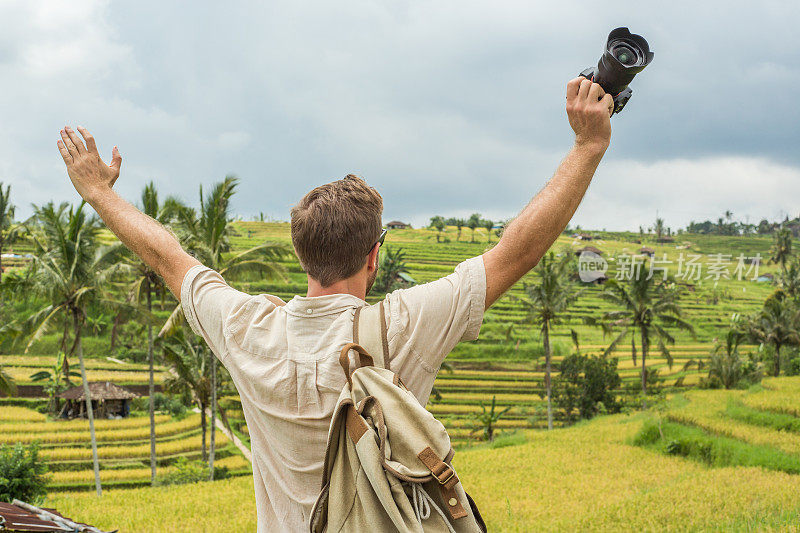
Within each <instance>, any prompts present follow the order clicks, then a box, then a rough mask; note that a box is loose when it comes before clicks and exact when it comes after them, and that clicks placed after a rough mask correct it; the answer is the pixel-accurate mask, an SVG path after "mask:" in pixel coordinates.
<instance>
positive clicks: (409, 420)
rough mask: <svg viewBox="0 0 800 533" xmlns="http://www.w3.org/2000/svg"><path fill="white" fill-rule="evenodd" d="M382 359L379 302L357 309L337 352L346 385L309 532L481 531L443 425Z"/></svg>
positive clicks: (386, 350)
mask: <svg viewBox="0 0 800 533" xmlns="http://www.w3.org/2000/svg"><path fill="white" fill-rule="evenodd" d="M351 351H352V352H355V354H356V364H355V369H354V370H353V369H352V368H351V364H350V352H351ZM388 360H389V344H388V341H387V338H386V320H385V315H384V306H383V302H381V303H380V304H379V305H374V306H367V307H365V308H363V311H362V308H358V309H356V310H355V317H354V322H353V343H350V344H348V345H346V346H345V347H344V348H343V349H342V351H341V354H340V357H339V362H340V363H341V365H342V369H343V370H344V373H345V376H346V377H347V385H345V387H344V389H343V390H342V393H341V395H340V396H339V400H338V402H337V406H336V409H335V411H334V413H333V418H332V420H331V426H330V430H329V432H328V446H327V451H326V454H325V467H324V471H323V480H322V490H321V492H320V495H319V497H318V498H317V501H316V503H315V505H314V510H313V512H312V515H311V523H310V530H311V532H312V533H323V532H326V531H327V532H329V533H331V532H351V531H359V532H360V531H381V532H383V531H400V532H415V533H422V532H442V533H462V532H476V533H478V532H485V531H486V526H485V525H484V523H483V519H482V518H481V516H480V513H479V512H478V509H477V508H476V507H475V504H474V502H473V501H472V499H471V498H470V497H469V496H468V495H467V493H466V492H465V491H464V489H463V487H462V486H461V482H460V480H459V479H458V475H457V474H456V472H455V470H454V469H453V467H452V465H451V461H452V459H453V454H454V452H453V449H452V447H451V445H450V437H449V436H448V434H447V430H445V428H444V426H443V425H442V424H441V422H439V421H438V420H436V419H435V418H434V417H433V415H431V413H429V412H428V410H427V409H425V407H423V406H422V405H420V404H419V402H418V401H417V399H416V398H415V397H414V395H413V394H412V393H411V392H410V391H409V390H408V389H407V388H406V387H405V385H404V384H403V382H402V381H401V380H400V378H399V376H398V375H397V374H395V373H394V372H392V371H391V370H389V369H387V368H386V361H388Z"/></svg>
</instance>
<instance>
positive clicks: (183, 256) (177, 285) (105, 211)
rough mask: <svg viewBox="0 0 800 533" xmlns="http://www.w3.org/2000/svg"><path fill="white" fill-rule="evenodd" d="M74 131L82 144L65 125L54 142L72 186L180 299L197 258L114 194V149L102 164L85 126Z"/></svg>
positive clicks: (118, 161) (116, 160) (116, 168)
mask: <svg viewBox="0 0 800 533" xmlns="http://www.w3.org/2000/svg"><path fill="white" fill-rule="evenodd" d="M78 131H79V132H80V134H81V135H82V136H83V139H84V140H85V141H86V144H85V145H84V143H83V141H82V140H81V138H80V137H78V134H77V133H75V132H74V131H73V130H72V128H69V127H66V128H64V129H63V130H61V140H60V141H58V151H59V152H61V157H63V158H64V163H66V165H67V174H69V179H70V180H72V185H74V186H75V190H77V191H78V194H80V195H81V197H82V198H83V199H84V200H86V201H87V202H88V203H89V205H91V206H92V207H93V208H94V209H95V211H97V214H99V215H100V218H102V219H103V222H105V224H106V226H108V229H110V230H111V231H113V232H114V235H116V236H117V237H118V238H119V240H120V241H122V243H123V244H125V246H127V247H128V248H130V249H131V251H133V253H135V254H136V255H137V256H139V257H140V258H141V259H142V261H144V262H145V263H146V264H147V265H148V266H149V267H150V268H152V269H153V270H154V271H155V272H156V273H157V274H158V275H159V276H161V277H162V278H164V281H165V282H166V284H167V287H169V290H170V291H172V294H174V295H175V297H176V298H178V300H180V292H181V283H182V281H183V277H184V275H185V274H186V272H187V271H188V270H189V269H190V268H191V267H193V266H194V265H198V264H200V262H199V261H197V259H195V258H194V257H192V256H191V255H189V254H187V253H186V252H185V251H184V250H183V248H181V245H180V243H179V242H178V240H177V239H176V238H175V237H174V236H173V235H172V234H171V233H170V232H169V231H167V229H166V228H164V226H162V225H161V224H159V223H158V222H156V221H155V220H153V219H152V218H150V217H149V216H147V215H145V214H144V213H142V212H141V211H139V210H138V209H136V208H135V207H134V206H132V205H131V204H130V203H128V202H126V201H125V200H123V199H122V198H121V197H120V196H119V195H118V194H117V193H116V192H114V190H113V189H112V187H113V186H114V182H116V181H117V178H118V177H119V169H120V165H122V156H120V155H119V150H117V147H116V146H115V147H114V150H113V152H112V159H111V164H110V165H106V164H105V163H104V162H103V160H102V159H100V154H98V153H97V145H96V144H95V142H94V138H93V137H92V136H91V135H90V134H89V132H88V131H86V129H84V128H81V127H78Z"/></svg>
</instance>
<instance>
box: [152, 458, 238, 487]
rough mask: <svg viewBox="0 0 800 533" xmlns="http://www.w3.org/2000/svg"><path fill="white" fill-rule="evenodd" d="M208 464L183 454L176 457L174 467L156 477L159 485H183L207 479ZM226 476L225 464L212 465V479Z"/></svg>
mask: <svg viewBox="0 0 800 533" xmlns="http://www.w3.org/2000/svg"><path fill="white" fill-rule="evenodd" d="M208 472H209V470H208V465H207V464H206V463H204V462H203V461H190V460H189V459H187V458H186V457H184V456H181V457H178V459H177V460H176V461H175V465H174V469H173V470H172V471H170V472H168V473H167V474H164V475H163V476H160V477H159V479H158V484H159V485H185V484H187V483H197V482H198V481H208ZM226 477H228V468H227V467H225V466H216V467H214V479H215V480H216V479H225V478H226Z"/></svg>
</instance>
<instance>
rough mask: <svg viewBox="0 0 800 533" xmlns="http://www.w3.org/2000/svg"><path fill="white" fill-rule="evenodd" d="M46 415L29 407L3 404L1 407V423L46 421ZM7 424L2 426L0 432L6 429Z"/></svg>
mask: <svg viewBox="0 0 800 533" xmlns="http://www.w3.org/2000/svg"><path fill="white" fill-rule="evenodd" d="M46 419H47V417H46V416H45V415H43V414H42V413H39V412H37V411H34V410H33V409H28V408H27V407H16V406H6V405H4V406H2V407H0V423H2V422H44V421H45V420H46ZM4 428H5V425H2V426H0V432H4V431H5V429H4Z"/></svg>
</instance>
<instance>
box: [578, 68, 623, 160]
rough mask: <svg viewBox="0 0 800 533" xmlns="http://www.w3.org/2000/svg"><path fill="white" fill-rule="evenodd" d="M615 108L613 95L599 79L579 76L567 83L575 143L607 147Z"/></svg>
mask: <svg viewBox="0 0 800 533" xmlns="http://www.w3.org/2000/svg"><path fill="white" fill-rule="evenodd" d="M613 112H614V99H613V98H612V97H611V95H610V94H606V92H605V91H604V90H603V88H602V87H601V86H600V84H599V83H593V82H591V81H589V80H587V79H586V78H583V77H578V78H575V79H574V80H571V81H570V82H569V83H568V84H567V117H568V118H569V125H570V126H572V130H573V131H574V132H575V143H576V144H581V145H592V146H597V147H601V148H603V149H605V148H607V147H608V144H609V143H610V142H611V115H612V113H613Z"/></svg>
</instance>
